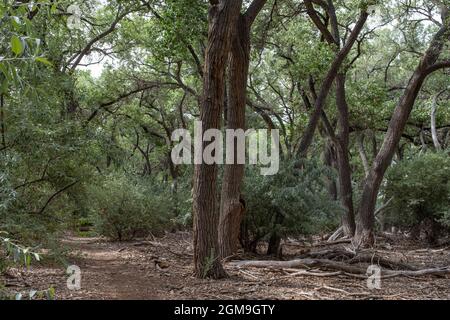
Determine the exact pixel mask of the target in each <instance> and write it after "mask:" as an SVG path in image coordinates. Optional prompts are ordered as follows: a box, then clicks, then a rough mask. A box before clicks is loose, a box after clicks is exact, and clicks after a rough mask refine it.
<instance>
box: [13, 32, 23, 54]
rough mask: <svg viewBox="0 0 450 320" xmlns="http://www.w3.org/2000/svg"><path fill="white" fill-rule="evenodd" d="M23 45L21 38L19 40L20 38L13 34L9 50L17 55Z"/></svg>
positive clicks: (21, 50)
mask: <svg viewBox="0 0 450 320" xmlns="http://www.w3.org/2000/svg"><path fill="white" fill-rule="evenodd" d="M24 49H25V48H24V46H23V43H22V40H20V38H19V37H18V36H13V37H12V38H11V50H12V52H13V53H14V54H15V55H16V56H19V55H21V54H22V53H23V51H24Z"/></svg>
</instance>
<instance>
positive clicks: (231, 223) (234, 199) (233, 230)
mask: <svg viewBox="0 0 450 320" xmlns="http://www.w3.org/2000/svg"><path fill="white" fill-rule="evenodd" d="M265 3H266V0H255V1H253V2H252V4H251V5H250V7H249V9H248V10H247V12H246V13H244V14H241V15H240V16H239V19H238V21H237V24H236V29H237V30H236V33H235V35H234V37H233V40H232V43H231V54H230V65H229V73H228V78H229V83H228V96H227V98H228V99H227V101H228V108H227V114H226V119H227V129H233V130H236V129H243V130H245V106H246V103H247V79H248V71H249V65H250V46H251V44H250V29H251V26H252V23H253V22H254V20H255V18H256V16H257V15H258V14H259V12H260V11H261V9H262V8H263V6H264V4H265ZM236 147H237V144H236V143H235V146H234V164H226V165H225V169H224V175H223V181H222V194H221V205H220V219H219V248H220V256H221V258H226V257H229V256H231V255H233V254H234V253H235V252H236V251H237V247H238V244H239V233H240V226H241V222H242V218H243V216H244V213H245V208H244V207H243V204H242V203H241V185H242V181H243V178H244V169H245V167H244V165H243V164H238V163H237V158H238V157H237V148H236Z"/></svg>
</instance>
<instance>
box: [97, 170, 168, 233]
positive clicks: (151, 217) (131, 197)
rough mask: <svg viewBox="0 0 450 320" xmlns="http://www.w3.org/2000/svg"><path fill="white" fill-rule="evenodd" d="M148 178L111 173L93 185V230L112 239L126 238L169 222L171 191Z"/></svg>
mask: <svg viewBox="0 0 450 320" xmlns="http://www.w3.org/2000/svg"><path fill="white" fill-rule="evenodd" d="M146 184H150V183H149V182H148V181H143V180H141V179H132V178H129V177H128V178H127V177H125V176H124V175H118V174H114V175H110V176H108V177H107V178H106V179H105V180H104V181H103V183H101V184H100V185H99V186H95V185H93V186H92V194H93V195H94V203H95V204H94V206H93V210H94V221H95V227H96V230H97V231H98V232H99V233H100V234H101V235H104V236H106V237H108V238H110V239H112V240H119V241H126V240H132V239H133V238H135V237H143V236H147V235H149V234H150V233H152V232H157V231H159V230H161V229H162V227H163V226H165V225H167V224H168V223H170V212H171V210H170V199H169V198H168V195H169V194H170V192H169V191H168V190H165V189H164V188H163V187H161V186H150V187H149V186H147V185H146Z"/></svg>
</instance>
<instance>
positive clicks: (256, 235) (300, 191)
mask: <svg viewBox="0 0 450 320" xmlns="http://www.w3.org/2000/svg"><path fill="white" fill-rule="evenodd" d="M301 167H302V169H296V168H295V165H294V163H292V162H287V163H282V165H281V168H280V172H279V173H278V174H277V175H274V176H261V175H260V174H259V170H257V169H256V168H249V169H248V170H247V176H246V180H245V189H244V198H245V200H246V207H247V213H246V216H245V222H244V229H245V232H246V233H247V235H246V236H247V237H248V239H247V241H248V242H253V243H255V242H256V241H258V240H263V239H265V240H267V239H268V237H270V236H271V235H273V234H274V233H275V234H279V235H281V236H282V237H287V236H300V235H310V234H315V233H318V232H322V231H323V230H332V229H333V228H334V227H335V226H336V225H338V223H339V217H340V214H341V213H342V209H341V208H340V206H339V204H338V203H336V202H335V201H333V200H331V199H330V196H329V194H328V192H327V189H326V183H327V181H328V180H329V179H330V178H331V177H333V176H334V173H333V172H331V171H330V170H329V169H327V168H325V167H324V166H323V165H320V164H319V163H318V161H316V160H311V161H302V164H301Z"/></svg>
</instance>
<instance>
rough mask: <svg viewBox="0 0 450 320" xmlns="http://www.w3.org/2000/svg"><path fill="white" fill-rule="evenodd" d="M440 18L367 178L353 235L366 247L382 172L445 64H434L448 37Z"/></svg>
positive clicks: (369, 242)
mask: <svg viewBox="0 0 450 320" xmlns="http://www.w3.org/2000/svg"><path fill="white" fill-rule="evenodd" d="M443 21H444V26H443V27H442V28H441V30H439V32H438V33H437V34H436V36H435V37H434V39H433V40H432V42H431V44H430V47H429V49H428V50H427V52H426V53H425V55H424V56H423V58H422V59H421V61H420V63H419V65H418V67H417V68H416V70H415V71H414V74H413V75H412V77H411V79H410V80H409V83H408V86H407V87H406V89H405V91H404V93H403V96H402V97H401V99H400V102H399V103H398V105H397V107H396V108H395V110H394V113H393V116H392V119H391V121H390V123H389V128H388V131H387V133H386V136H385V138H384V142H383V145H382V146H381V149H380V151H379V152H378V155H377V157H376V158H375V161H374V163H373V165H372V168H371V170H370V172H369V175H368V176H367V178H366V181H365V184H364V188H363V194H362V198H361V204H360V207H359V221H358V224H357V228H356V235H355V244H356V245H359V246H364V247H367V246H372V245H373V244H374V224H375V215H374V212H375V205H376V200H377V196H378V191H379V188H380V185H381V182H382V181H383V177H384V174H385V172H386V170H387V168H388V166H389V165H390V163H391V161H392V158H393V156H394V154H395V150H396V148H397V145H398V143H399V142H400V139H401V137H402V133H403V130H404V129H405V126H406V123H407V121H408V118H409V115H410V113H411V111H412V108H413V106H414V103H415V101H416V98H417V96H418V94H419V92H420V89H421V87H422V85H423V83H424V81H425V79H426V77H427V76H428V75H429V74H430V73H431V72H433V71H436V70H437V69H438V68H440V67H441V68H442V67H445V64H443V65H441V66H439V65H438V64H436V61H437V60H438V58H439V55H440V54H441V52H442V49H443V47H444V40H445V39H446V38H448V35H447V32H448V25H447V24H448V21H447V22H445V19H443Z"/></svg>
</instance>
